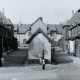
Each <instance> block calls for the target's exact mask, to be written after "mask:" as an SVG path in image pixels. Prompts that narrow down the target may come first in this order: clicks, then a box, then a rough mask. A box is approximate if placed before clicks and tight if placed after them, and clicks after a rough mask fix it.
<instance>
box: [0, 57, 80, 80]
mask: <svg viewBox="0 0 80 80" xmlns="http://www.w3.org/2000/svg"><path fill="white" fill-rule="evenodd" d="M72 58H73V57H72ZM73 60H74V62H73V63H67V64H59V65H46V70H44V71H43V70H42V69H41V65H29V66H24V67H7V68H5V67H4V68H0V80H80V59H77V58H73Z"/></svg>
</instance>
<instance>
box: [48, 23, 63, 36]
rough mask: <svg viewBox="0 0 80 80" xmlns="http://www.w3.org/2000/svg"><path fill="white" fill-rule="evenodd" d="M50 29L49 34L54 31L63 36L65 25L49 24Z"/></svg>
mask: <svg viewBox="0 0 80 80" xmlns="http://www.w3.org/2000/svg"><path fill="white" fill-rule="evenodd" d="M47 27H48V33H49V32H50V31H54V32H57V33H60V34H63V28H62V27H63V25H62V24H47Z"/></svg>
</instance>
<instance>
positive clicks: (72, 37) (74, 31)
mask: <svg viewBox="0 0 80 80" xmlns="http://www.w3.org/2000/svg"><path fill="white" fill-rule="evenodd" d="M63 28H64V29H65V41H66V49H67V50H68V52H69V53H70V54H72V55H74V56H80V24H76V25H65V26H64V27H63Z"/></svg>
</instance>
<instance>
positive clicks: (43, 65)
mask: <svg viewBox="0 0 80 80" xmlns="http://www.w3.org/2000/svg"><path fill="white" fill-rule="evenodd" d="M42 69H43V70H45V60H44V59H43V60H42Z"/></svg>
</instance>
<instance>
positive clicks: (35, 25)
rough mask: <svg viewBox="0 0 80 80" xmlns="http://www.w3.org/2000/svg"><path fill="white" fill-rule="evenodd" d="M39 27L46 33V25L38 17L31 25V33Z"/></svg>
mask: <svg viewBox="0 0 80 80" xmlns="http://www.w3.org/2000/svg"><path fill="white" fill-rule="evenodd" d="M39 28H41V29H42V30H43V31H44V32H45V33H47V25H46V24H44V23H43V22H42V21H41V20H40V19H39V20H38V21H37V22H36V23H35V24H33V25H32V26H31V33H32V34H33V33H34V32H36V30H37V29H39Z"/></svg>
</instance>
